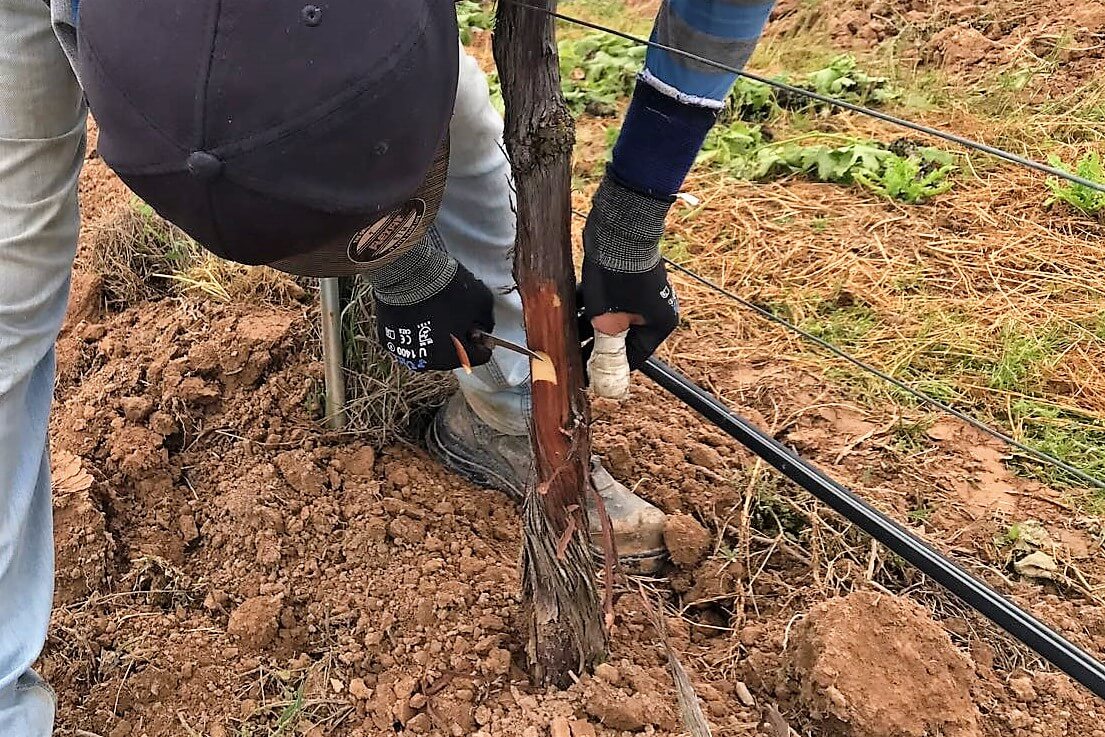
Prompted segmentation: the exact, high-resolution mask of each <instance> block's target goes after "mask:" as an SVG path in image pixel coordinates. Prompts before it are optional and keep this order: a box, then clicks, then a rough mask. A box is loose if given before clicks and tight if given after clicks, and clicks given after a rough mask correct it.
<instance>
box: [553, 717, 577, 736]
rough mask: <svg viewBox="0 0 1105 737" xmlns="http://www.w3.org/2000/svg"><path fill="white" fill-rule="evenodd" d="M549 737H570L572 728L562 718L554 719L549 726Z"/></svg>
mask: <svg viewBox="0 0 1105 737" xmlns="http://www.w3.org/2000/svg"><path fill="white" fill-rule="evenodd" d="M549 737H572V728H571V727H570V726H569V725H568V720H567V719H565V718H564V717H556V718H555V719H553V720H552V724H550V725H549Z"/></svg>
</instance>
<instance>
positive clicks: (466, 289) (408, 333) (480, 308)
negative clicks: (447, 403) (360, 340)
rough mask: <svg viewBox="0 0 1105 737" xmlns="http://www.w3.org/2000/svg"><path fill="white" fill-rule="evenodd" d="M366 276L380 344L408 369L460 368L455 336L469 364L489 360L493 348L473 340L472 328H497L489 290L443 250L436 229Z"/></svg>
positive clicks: (435, 369) (473, 329)
mask: <svg viewBox="0 0 1105 737" xmlns="http://www.w3.org/2000/svg"><path fill="white" fill-rule="evenodd" d="M367 276H368V279H369V282H370V283H371V284H372V287H373V293H374V295H375V300H376V331H377V335H378V336H379V339H380V345H382V346H383V347H384V348H385V349H386V350H387V351H388V352H389V353H390V354H391V355H392V356H394V357H395V359H396V360H397V361H399V362H400V363H401V364H403V365H404V366H406V367H407V368H409V369H411V370H412V371H446V370H449V369H455V368H460V367H461V365H462V364H461V361H460V356H459V355H458V352H457V348H456V345H455V344H454V342H453V338H454V337H455V338H456V339H457V340H458V341H459V342H460V343H461V345H462V346H463V348H464V351H465V353H466V354H467V357H468V361H469V364H470V365H471V366H479V365H482V364H485V363H487V362H488V361H489V360H491V349H489V348H487V347H486V346H484V345H482V344H480V343H476V342H475V341H473V340H472V333H473V331H475V330H482V331H484V332H487V333H490V332H491V330H492V328H494V327H495V317H494V314H493V312H492V302H493V300H492V296H491V290H490V289H488V288H487V285H486V284H484V283H483V282H481V281H480V280H479V279H477V278H476V277H475V276H473V275H472V272H470V271H469V270H468V269H466V268H464V267H463V266H462V265H461V264H459V263H457V261H456V259H454V258H453V257H452V256H450V255H449V254H448V253H446V252H445V250H444V248H443V247H441V244H440V240H439V238H438V236H437V233H436V231H435V230H432V229H431V230H430V232H429V234H427V236H426V238H425V239H423V241H422V242H421V243H420V244H418V245H417V246H415V247H414V248H412V249H411V250H409V251H407V252H406V253H404V254H403V255H401V256H400V257H399V258H398V259H396V260H395V261H392V262H390V263H388V264H386V265H384V266H381V267H380V268H378V269H375V270H373V271H371V272H369V274H368V275H367ZM451 336H452V337H451Z"/></svg>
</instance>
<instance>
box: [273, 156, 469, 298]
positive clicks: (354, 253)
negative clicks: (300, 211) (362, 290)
mask: <svg viewBox="0 0 1105 737" xmlns="http://www.w3.org/2000/svg"><path fill="white" fill-rule="evenodd" d="M448 172H449V137H448V136H446V137H445V140H444V141H443V142H442V144H441V147H440V148H439V149H438V151H437V155H436V156H435V157H434V161H433V164H432V165H431V166H430V170H429V172H428V173H427V174H426V178H425V179H423V180H422V184H421V185H420V186H419V187H418V189H417V190H415V192H414V193H413V194H412V195H411V196H410V198H408V199H407V200H406V201H405V202H404V203H403V204H401V205H399V206H398V207H395V208H392V209H391V210H389V211H387V212H385V213H383V214H381V215H379V216H377V217H376V218H375V219H374V220H372V221H371V222H369V223H366V224H365V225H364V226H362V227H360V228H357V229H356V230H352V231H347V232H345V233H342V234H341V235H338V236H335V237H334V238H332V239H328V240H327V241H326V242H325V243H323V244H322V245H320V246H319V247H318V248H315V249H313V250H311V251H305V252H301V253H297V254H296V255H294V256H288V257H286V258H282V259H279V260H277V261H272V262H270V263H269V264H268V265H269V266H271V267H273V268H274V269H279V270H280V271H286V272H288V273H290V274H297V275H299V276H312V277H319V278H326V277H334V276H354V275H356V274H362V273H364V272H366V271H371V270H374V269H378V268H379V267H381V266H383V265H385V264H388V263H390V262H391V261H394V260H395V259H397V258H398V257H399V256H401V255H402V254H403V253H404V252H406V251H407V250H409V249H410V248H412V247H414V246H415V245H417V244H418V243H420V242H421V241H422V239H423V238H425V237H426V233H427V231H428V230H429V229H430V226H432V225H433V223H434V221H435V220H436V219H437V212H438V210H439V209H440V207H441V200H442V198H443V197H444V195H445V181H446V178H447V176H448Z"/></svg>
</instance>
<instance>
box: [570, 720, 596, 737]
mask: <svg viewBox="0 0 1105 737" xmlns="http://www.w3.org/2000/svg"><path fill="white" fill-rule="evenodd" d="M571 727H572V737H595V726H594V725H593V724H591V723H590V722H589V721H587V720H586V719H573V720H572V722H571Z"/></svg>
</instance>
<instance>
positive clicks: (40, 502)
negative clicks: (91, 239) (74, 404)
mask: <svg viewBox="0 0 1105 737" xmlns="http://www.w3.org/2000/svg"><path fill="white" fill-rule="evenodd" d="M0 29H3V30H2V31H0V737H47V735H49V734H50V732H51V729H52V726H53V718H54V699H53V695H52V693H51V692H50V691H49V689H48V688H47V687H46V685H45V684H44V683H42V681H41V680H39V679H38V677H37V676H36V675H35V674H34V672H33V671H31V670H30V667H31V664H32V663H33V662H34V660H35V658H36V657H37V656H38V653H39V650H40V649H41V648H42V644H43V642H44V641H45V637H46V627H47V624H48V622H49V617H50V604H51V599H52V597H53V575H54V566H53V537H52V530H51V509H50V472H49V465H48V462H47V453H46V430H47V417H48V414H49V411H50V399H51V396H52V393H53V380H54V376H53V374H54V356H53V344H54V340H55V338H56V337H57V333H58V329H59V326H60V325H61V321H62V318H63V317H64V314H65V303H66V299H67V297H68V289H69V271H70V268H71V266H72V261H73V254H74V251H75V248H76V241H77V228H78V215H77V186H76V185H77V174H78V172H79V171H80V166H81V162H82V161H83V158H84V108H83V105H82V102H81V94H80V90H79V88H78V85H77V82H76V79H75V78H74V76H73V72H72V70H71V69H70V67H69V63H68V62H67V61H66V59H65V56H64V54H63V53H62V50H61V47H60V45H59V44H58V41H57V39H56V38H55V37H54V34H53V31H52V30H51V28H50V17H49V10H48V8H47V7H46V5H45V3H43V2H42V0H0Z"/></svg>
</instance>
